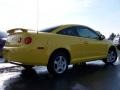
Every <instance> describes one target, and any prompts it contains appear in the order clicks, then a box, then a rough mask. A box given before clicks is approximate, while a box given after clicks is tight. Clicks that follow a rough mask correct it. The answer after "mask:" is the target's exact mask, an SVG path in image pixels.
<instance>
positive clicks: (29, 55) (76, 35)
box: [4, 24, 117, 75]
mask: <svg viewBox="0 0 120 90" xmlns="http://www.w3.org/2000/svg"><path fill="white" fill-rule="evenodd" d="M8 33H9V36H8V38H7V41H6V45H5V47H4V57H5V59H6V60H8V62H11V63H14V64H18V65H23V66H24V67H26V68H27V67H29V66H35V65H45V66H47V69H48V71H49V72H50V73H51V74H53V75H62V74H64V73H65V72H66V70H67V69H68V65H69V64H77V63H82V62H87V61H92V60H98V59H101V60H103V61H104V62H105V63H114V62H115V61H116V59H117V52H116V48H115V46H114V45H113V44H112V43H111V42H110V41H108V40H105V39H104V38H105V37H104V35H102V34H101V33H100V32H98V31H94V30H93V29H91V28H89V27H87V26H83V25H76V24H67V25H59V26H56V27H52V28H48V29H45V30H42V31H38V32H33V31H30V30H28V29H23V28H15V29H11V30H8Z"/></svg>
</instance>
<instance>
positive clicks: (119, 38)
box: [113, 35, 120, 50]
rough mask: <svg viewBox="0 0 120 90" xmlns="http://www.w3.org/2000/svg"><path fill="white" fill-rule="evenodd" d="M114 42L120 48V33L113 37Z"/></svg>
mask: <svg viewBox="0 0 120 90" xmlns="http://www.w3.org/2000/svg"><path fill="white" fill-rule="evenodd" d="M113 43H114V45H115V46H116V47H117V48H118V49H119V50H120V35H117V36H116V37H115V38H114V39H113Z"/></svg>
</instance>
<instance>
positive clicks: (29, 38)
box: [24, 37, 32, 44]
mask: <svg viewBox="0 0 120 90" xmlns="http://www.w3.org/2000/svg"><path fill="white" fill-rule="evenodd" d="M31 42H32V38H31V37H26V38H25V39H24V43H25V44H30V43H31Z"/></svg>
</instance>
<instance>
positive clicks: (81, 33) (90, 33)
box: [77, 27, 98, 39]
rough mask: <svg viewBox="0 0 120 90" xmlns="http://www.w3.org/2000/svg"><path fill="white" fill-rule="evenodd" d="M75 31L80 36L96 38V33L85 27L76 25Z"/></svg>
mask: <svg viewBox="0 0 120 90" xmlns="http://www.w3.org/2000/svg"><path fill="white" fill-rule="evenodd" d="M77 31H78V34H79V36H80V37H85V38H92V39H98V34H97V33H95V32H94V31H93V30H91V29H90V28H87V27H77Z"/></svg>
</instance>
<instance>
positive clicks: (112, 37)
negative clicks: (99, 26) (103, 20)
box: [108, 33, 116, 40]
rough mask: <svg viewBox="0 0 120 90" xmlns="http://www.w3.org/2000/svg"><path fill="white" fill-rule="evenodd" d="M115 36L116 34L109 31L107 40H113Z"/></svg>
mask: <svg viewBox="0 0 120 90" xmlns="http://www.w3.org/2000/svg"><path fill="white" fill-rule="evenodd" d="M115 37H116V34H114V33H111V34H110V36H109V38H108V40H113V39H114V38H115Z"/></svg>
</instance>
